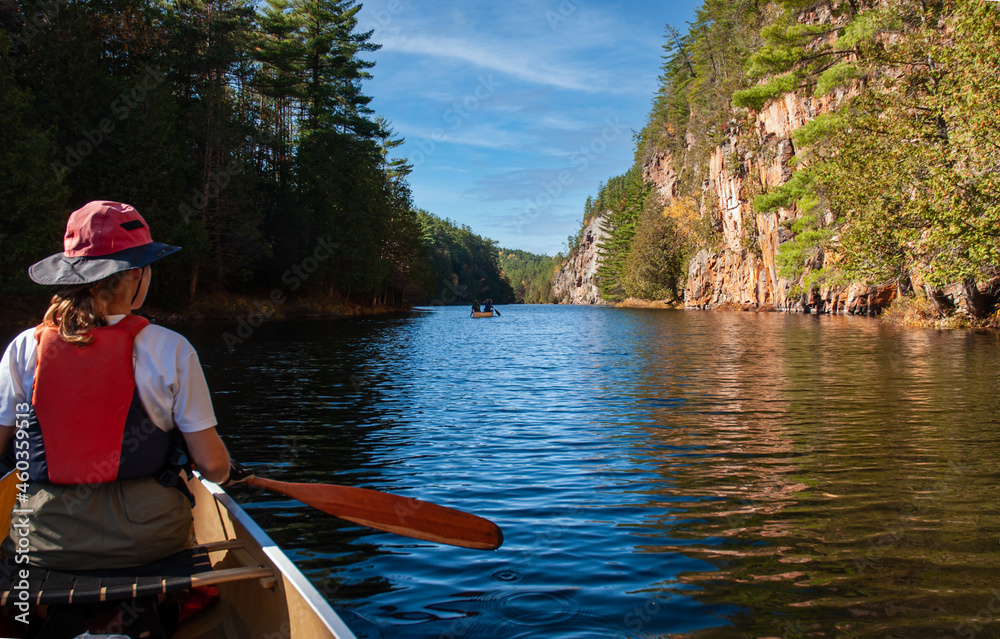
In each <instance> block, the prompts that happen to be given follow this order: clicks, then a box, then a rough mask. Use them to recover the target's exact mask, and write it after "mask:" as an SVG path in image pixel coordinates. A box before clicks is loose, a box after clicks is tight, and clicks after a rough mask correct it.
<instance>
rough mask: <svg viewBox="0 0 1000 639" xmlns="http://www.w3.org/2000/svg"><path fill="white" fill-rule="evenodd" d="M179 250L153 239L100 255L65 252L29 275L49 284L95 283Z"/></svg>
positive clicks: (44, 261)
mask: <svg viewBox="0 0 1000 639" xmlns="http://www.w3.org/2000/svg"><path fill="white" fill-rule="evenodd" d="M179 250H181V247H179V246H170V245H169V244H161V243H159V242H151V243H149V244H143V245H142V246H136V247H133V248H129V249H125V250H124V251H118V252H117V253H111V254H110V255H102V256H100V257H66V254H65V253H56V254H55V255H50V256H49V257H47V258H45V259H44V260H42V261H40V262H36V263H35V264H32V265H31V268H29V269H28V277H30V278H31V279H32V281H34V282H35V283H36V284H45V285H47V286H51V285H62V286H79V285H82V284H92V283H94V282H97V281H99V280H103V279H104V278H105V277H108V276H111V275H114V274H115V273H120V272H122V271H128V270H130V269H133V268H141V267H143V266H147V265H149V264H152V263H153V262H155V261H156V260H158V259H160V258H162V257H166V256H168V255H170V254H171V253H176V252H177V251H179Z"/></svg>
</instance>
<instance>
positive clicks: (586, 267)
mask: <svg viewBox="0 0 1000 639" xmlns="http://www.w3.org/2000/svg"><path fill="white" fill-rule="evenodd" d="M603 221H604V216H603V215H595V216H594V218H593V219H592V220H590V222H588V223H587V225H586V226H585V227H584V229H583V239H582V240H581V241H580V246H579V248H578V249H577V251H576V253H574V254H573V255H571V256H570V257H569V258H568V259H567V260H566V262H565V263H564V264H563V265H562V267H561V268H560V269H559V272H558V273H557V274H556V277H555V279H554V280H553V282H552V291H553V293H554V294H555V296H556V299H557V300H559V303H560V304H604V303H605V302H604V300H602V299H601V292H600V290H599V289H598V288H597V282H596V276H597V267H598V266H599V265H600V255H599V254H598V248H599V246H600V243H601V242H603V241H604V238H605V237H607V235H608V234H607V232H606V231H605V230H604V229H603V228H602V222H603Z"/></svg>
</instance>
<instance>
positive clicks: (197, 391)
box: [0, 315, 218, 433]
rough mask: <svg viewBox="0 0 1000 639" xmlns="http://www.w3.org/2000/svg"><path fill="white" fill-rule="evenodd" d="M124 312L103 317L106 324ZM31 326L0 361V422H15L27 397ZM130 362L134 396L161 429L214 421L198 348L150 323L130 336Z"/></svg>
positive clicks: (194, 427) (34, 356) (31, 373)
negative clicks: (132, 369) (131, 339)
mask: <svg viewBox="0 0 1000 639" xmlns="http://www.w3.org/2000/svg"><path fill="white" fill-rule="evenodd" d="M123 317H125V316H124V315H110V316H108V323H110V324H115V323H117V322H119V321H120V320H121V319H122V318H123ZM37 347H38V344H37V342H36V341H35V329H34V328H29V329H28V330H26V331H24V332H23V333H21V334H20V335H18V336H17V337H15V338H14V341H12V342H11V343H10V345H8V346H7V350H6V352H4V354H3V359H2V360H0V426H14V425H15V424H16V423H17V417H16V415H17V413H19V412H22V413H23V411H18V410H17V405H18V404H20V403H24V402H28V401H30V399H31V390H32V387H33V386H34V383H35V363H36V361H37V360H38V353H37ZM132 363H133V366H134V367H135V384H136V387H137V388H138V390H139V399H140V400H141V401H142V405H143V407H145V409H146V412H147V413H149V418H150V419H151V420H152V421H153V423H154V424H156V425H157V426H158V427H159V428H160V429H161V430H163V431H168V432H169V431H170V430H171V429H173V428H175V427H176V428H179V429H181V432H184V433H194V432H198V431H201V430H205V429H207V428H212V427H213V426H215V425H216V424H217V423H218V422H217V421H216V420H215V411H214V410H213V409H212V398H211V396H210V395H209V392H208V384H207V383H206V382H205V373H204V372H203V371H202V369H201V362H200V361H198V353H197V352H195V350H194V347H193V346H191V344H190V343H189V342H188V341H187V339H185V338H184V337H183V336H182V335H180V334H178V333H175V332H174V331H172V330H170V329H168V328H164V327H162V326H157V325H156V324H150V325H149V326H147V327H146V328H144V329H142V330H141V331H140V332H139V334H138V335H136V336H135V342H133V345H132Z"/></svg>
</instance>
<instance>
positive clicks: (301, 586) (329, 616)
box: [197, 476, 356, 639]
mask: <svg viewBox="0 0 1000 639" xmlns="http://www.w3.org/2000/svg"><path fill="white" fill-rule="evenodd" d="M197 480H198V481H200V482H201V484H202V487H203V488H204V489H205V490H207V491H208V492H209V493H210V494H211V495H212V496H213V497H214V498H215V500H216V502H217V504H218V505H219V506H221V507H222V508H223V509H225V511H226V512H227V513H228V514H229V516H230V517H232V518H233V520H235V521H236V522H237V523H238V524H239V525H240V526H241V527H242V528H243V529H244V531H245V532H246V533H247V534H248V535H249V536H250V540H248V541H252V542H253V543H254V544H256V545H257V546H259V547H260V549H261V552H262V553H263V554H264V555H265V556H266V557H267V559H268V560H270V561H271V562H272V563H273V564H274V566H275V568H277V569H278V571H279V572H280V573H281V577H283V578H284V580H285V582H286V588H287V586H288V585H290V586H291V587H292V588H293V589H294V590H295V592H296V594H297V595H298V596H299V598H301V600H302V601H303V602H304V603H305V604H306V605H307V606H308V608H309V609H310V610H311V611H312V613H313V614H314V615H315V618H316V619H318V620H319V621H321V622H322V624H323V625H324V626H326V628H327V630H329V632H330V635H331V636H332V637H335V638H336V639H356V637H355V635H354V633H353V632H351V629H350V628H348V627H347V624H345V623H344V621H343V620H342V619H341V618H340V616H339V615H337V613H336V611H334V610H333V608H331V607H330V604H329V603H328V602H327V601H326V599H324V598H323V596H322V595H321V594H320V593H319V591H318V590H316V587H315V586H313V584H312V582H310V581H309V579H308V578H306V576H305V575H304V574H302V571H301V570H299V568H298V566H296V565H295V564H294V563H293V562H292V560H291V559H289V558H288V555H286V554H285V553H284V551H283V550H281V548H280V547H279V546H278V545H277V544H276V543H275V542H274V540H272V539H271V538H270V536H268V534H267V533H266V532H265V531H264V529H263V528H261V527H260V526H259V525H257V522H255V521H254V520H253V518H252V517H250V515H248V514H247V512H246V511H245V510H243V509H242V508H241V507H240V505H239V504H237V503H236V500H234V499H233V498H232V497H231V496H229V494H228V493H226V491H225V490H223V489H222V488H221V487H220V486H218V485H217V484H214V483H212V482H210V481H208V480H207V479H205V478H204V477H201V476H197Z"/></svg>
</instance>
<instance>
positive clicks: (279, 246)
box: [0, 0, 425, 304]
mask: <svg viewBox="0 0 1000 639" xmlns="http://www.w3.org/2000/svg"><path fill="white" fill-rule="evenodd" d="M359 8H360V7H359V5H357V4H356V3H355V2H353V0H266V1H265V2H263V3H260V4H257V3H253V2H249V1H245V0H169V1H163V2H154V3H149V2H140V1H137V0H124V1H117V0H116V1H115V2H110V1H103V2H101V1H98V2H68V1H66V0H44V1H40V0H24V1H22V2H13V1H12V0H3V1H2V2H0V109H2V112H3V113H4V117H5V122H4V126H3V127H0V175H2V177H3V179H2V183H0V247H2V249H3V250H2V251H0V290H2V291H3V292H4V293H5V294H7V295H23V294H30V291H31V286H30V283H29V281H28V280H27V277H26V276H25V269H26V267H27V265H28V264H30V263H31V262H33V261H35V260H37V259H40V258H41V257H44V256H45V255H48V254H51V253H53V252H55V250H57V247H59V246H61V244H60V240H61V235H62V230H63V228H64V225H65V220H66V216H67V214H68V212H69V211H71V210H73V209H74V208H77V207H78V206H80V205H82V204H83V203H85V202H87V201H89V200H94V199H111V200H119V201H124V202H128V203H130V204H132V205H134V206H135V207H136V208H137V209H138V210H139V211H140V212H141V213H142V214H143V216H144V217H145V218H146V219H147V221H148V222H149V224H150V226H151V229H152V231H153V236H154V239H156V240H158V241H162V242H166V243H170V244H177V245H180V246H183V247H184V250H183V251H181V252H180V253H178V254H177V256H176V257H173V258H171V259H170V260H166V261H164V262H163V264H162V265H160V264H158V265H157V272H158V273H157V274H158V276H157V277H156V278H155V279H154V286H155V288H156V291H155V292H156V294H157V295H158V296H159V298H160V299H165V300H169V301H173V302H186V301H189V300H194V299H196V298H197V297H198V296H199V295H200V294H201V293H202V292H211V291H215V290H229V291H234V290H235V291H241V290H250V289H253V288H254V287H259V286H265V287H268V288H270V287H271V286H272V283H273V284H279V285H280V283H281V281H282V277H283V275H284V274H286V273H287V272H288V270H289V269H290V268H293V267H294V266H295V265H297V264H299V263H300V262H302V261H303V260H305V259H306V258H309V257H310V256H313V255H314V254H321V255H324V256H326V257H325V259H322V260H313V261H312V262H309V265H310V266H311V267H312V268H311V269H310V271H309V272H308V274H307V275H308V279H307V280H306V279H305V278H300V281H301V283H302V286H301V291H300V292H308V293H309V294H313V295H319V294H328V295H340V296H342V297H345V298H347V299H354V300H358V301H362V300H363V301H366V302H367V301H379V302H385V303H390V304H391V303H399V302H400V301H401V300H402V299H403V298H404V297H405V296H407V295H412V294H414V292H416V291H419V290H421V286H422V285H423V282H422V281H421V277H420V276H419V273H418V271H419V269H420V268H421V267H422V265H423V263H424V258H425V252H424V249H423V247H422V245H421V243H420V238H421V233H420V224H419V221H418V218H417V214H416V212H415V211H414V210H413V207H412V202H411V195H410V188H409V185H408V184H407V181H406V176H407V174H408V172H409V170H410V167H409V166H408V165H407V164H406V162H405V160H401V159H396V158H393V157H392V152H393V149H394V148H395V147H396V146H398V145H399V143H400V140H396V139H394V134H393V132H392V129H391V127H390V126H389V124H388V123H387V122H385V121H384V120H382V119H381V118H378V117H376V116H375V114H374V113H373V112H372V110H371V108H370V107H369V102H370V98H369V97H368V96H366V95H365V94H364V92H363V90H362V82H363V81H364V80H365V79H366V78H368V77H370V76H369V69H370V68H371V66H372V63H371V62H368V61H366V60H365V59H364V55H365V54H366V53H369V52H371V51H374V50H376V49H377V45H376V44H374V43H372V42H371V41H370V36H371V33H370V32H358V30H357V17H356V15H357V12H358V9H359ZM321 243H323V244H324V245H325V246H328V247H332V248H331V249H330V250H328V251H327V250H324V251H318V247H319V246H320V245H321Z"/></svg>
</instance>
